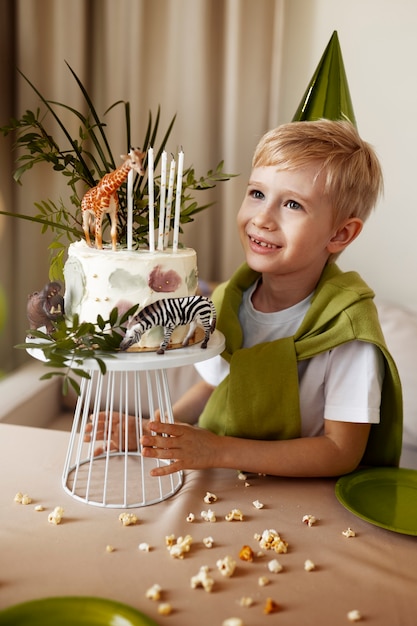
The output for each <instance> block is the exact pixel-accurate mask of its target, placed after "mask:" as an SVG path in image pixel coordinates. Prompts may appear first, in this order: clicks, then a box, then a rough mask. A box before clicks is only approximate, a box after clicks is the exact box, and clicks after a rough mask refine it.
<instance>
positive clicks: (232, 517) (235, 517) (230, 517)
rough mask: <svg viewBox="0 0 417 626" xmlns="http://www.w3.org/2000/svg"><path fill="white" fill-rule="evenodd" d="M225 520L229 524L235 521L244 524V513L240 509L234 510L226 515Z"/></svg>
mask: <svg viewBox="0 0 417 626" xmlns="http://www.w3.org/2000/svg"><path fill="white" fill-rule="evenodd" d="M225 520H226V521H227V522H233V521H238V522H243V513H242V511H241V510H240V509H232V510H231V511H230V513H228V514H227V515H225Z"/></svg>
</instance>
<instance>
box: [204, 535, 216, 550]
mask: <svg viewBox="0 0 417 626" xmlns="http://www.w3.org/2000/svg"><path fill="white" fill-rule="evenodd" d="M203 543H204V545H205V546H206V548H212V547H213V543H214V539H213V537H204V539H203Z"/></svg>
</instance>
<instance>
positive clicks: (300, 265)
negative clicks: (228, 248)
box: [237, 163, 337, 288]
mask: <svg viewBox="0 0 417 626" xmlns="http://www.w3.org/2000/svg"><path fill="white" fill-rule="evenodd" d="M318 171H319V164H317V163H315V164H313V165H309V166H306V167H300V168H297V169H291V170H283V169H277V168H276V167H275V166H266V167H256V168H254V169H253V170H252V173H251V177H250V180H249V184H248V188H247V191H246V194H245V198H244V200H243V203H242V206H241V208H240V210H239V213H238V217H237V224H238V229H239V234H240V238H241V242H242V245H243V249H244V251H245V255H246V261H247V263H248V265H249V266H250V267H251V268H252V269H254V270H255V271H258V272H261V273H262V274H269V275H271V278H272V275H276V276H277V277H278V276H281V277H283V276H289V277H291V279H292V280H301V282H303V281H304V279H306V280H307V281H308V282H311V281H313V282H314V281H315V280H316V279H317V280H318V278H319V277H320V275H321V272H322V270H323V267H324V265H325V264H326V261H327V259H328V257H329V255H330V253H331V252H334V250H333V249H332V245H331V242H332V239H333V238H334V236H335V234H336V232H337V228H336V227H335V225H334V222H335V216H334V209H333V207H332V206H331V203H330V200H329V198H328V197H327V196H326V195H325V194H324V190H323V187H324V182H323V175H322V174H319V175H318ZM314 286H315V284H314V285H313V288H314Z"/></svg>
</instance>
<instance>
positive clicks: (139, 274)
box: [64, 240, 198, 349]
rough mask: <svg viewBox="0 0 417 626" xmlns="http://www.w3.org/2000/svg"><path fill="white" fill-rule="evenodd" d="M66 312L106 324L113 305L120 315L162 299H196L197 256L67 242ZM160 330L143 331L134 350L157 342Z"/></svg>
mask: <svg viewBox="0 0 417 626" xmlns="http://www.w3.org/2000/svg"><path fill="white" fill-rule="evenodd" d="M64 277H65V296H64V298H65V313H66V315H67V316H68V317H72V316H73V315H74V314H78V315H79V318H80V320H81V321H85V322H93V323H95V322H96V321H97V316H98V315H101V316H102V317H103V319H104V320H107V319H108V318H109V315H110V311H111V310H112V309H113V308H114V307H117V308H118V311H119V315H122V314H123V313H124V312H125V311H127V310H128V309H129V308H131V307H132V306H134V305H138V306H139V307H140V308H143V307H145V306H147V305H148V304H151V303H152V302H155V301H156V300H161V299H162V298H179V297H183V296H192V295H195V293H196V291H197V285H198V272H197V254H196V252H195V250H193V249H192V248H179V249H178V250H177V251H176V252H173V251H172V250H170V249H165V250H163V251H159V250H156V251H155V252H150V251H149V250H127V249H122V248H120V249H118V250H114V251H113V250H112V249H111V248H104V249H103V250H97V249H96V248H91V247H89V246H88V245H87V244H86V242H85V241H84V240H81V241H78V242H76V243H72V244H71V245H70V246H69V249H68V259H67V261H66V264H65V268H64ZM186 331H187V329H186V328H185V327H179V328H177V329H176V330H175V331H174V333H173V336H172V339H171V343H172V344H177V343H178V344H180V343H181V342H182V340H183V338H184V337H185V335H186ZM162 337H163V332H162V329H161V328H160V327H158V328H155V329H152V330H150V331H149V332H147V333H146V334H145V335H144V336H143V337H142V339H141V342H140V344H138V347H139V348H148V349H153V348H156V347H158V346H159V343H160V342H161V341H162Z"/></svg>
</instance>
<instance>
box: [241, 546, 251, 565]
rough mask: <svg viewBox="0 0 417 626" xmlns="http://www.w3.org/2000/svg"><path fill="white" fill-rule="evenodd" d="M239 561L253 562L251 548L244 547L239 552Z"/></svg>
mask: <svg viewBox="0 0 417 626" xmlns="http://www.w3.org/2000/svg"><path fill="white" fill-rule="evenodd" d="M239 559H241V560H242V561H251V562H252V561H253V550H252V548H251V547H250V546H243V547H242V548H241V550H240V552H239Z"/></svg>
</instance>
